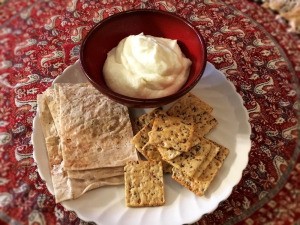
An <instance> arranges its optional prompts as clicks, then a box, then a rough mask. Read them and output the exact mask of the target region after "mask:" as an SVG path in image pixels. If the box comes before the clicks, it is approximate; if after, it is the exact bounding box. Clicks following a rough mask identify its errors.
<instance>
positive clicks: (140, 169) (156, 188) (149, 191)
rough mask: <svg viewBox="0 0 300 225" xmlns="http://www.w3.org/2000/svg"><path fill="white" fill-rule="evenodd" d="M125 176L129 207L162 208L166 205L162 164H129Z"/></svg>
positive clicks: (125, 169) (148, 162)
mask: <svg viewBox="0 0 300 225" xmlns="http://www.w3.org/2000/svg"><path fill="white" fill-rule="evenodd" d="M124 174H125V201H126V205H127V206H129V207H144V206H161V205H163V204H164V203H165V197H164V183H163V170H162V164H161V162H155V161H136V162H133V161H132V162H128V163H127V164H126V166H125V167H124Z"/></svg>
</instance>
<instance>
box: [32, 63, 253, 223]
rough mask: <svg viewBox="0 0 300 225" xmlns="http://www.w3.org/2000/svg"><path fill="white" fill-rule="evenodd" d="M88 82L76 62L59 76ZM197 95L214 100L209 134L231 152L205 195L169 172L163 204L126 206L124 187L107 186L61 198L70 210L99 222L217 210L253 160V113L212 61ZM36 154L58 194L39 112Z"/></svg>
mask: <svg viewBox="0 0 300 225" xmlns="http://www.w3.org/2000/svg"><path fill="white" fill-rule="evenodd" d="M84 81H87V80H86V78H85V76H84V75H83V72H82V70H81V67H80V63H79V62H78V61H77V62H76V63H75V64H74V65H72V66H69V67H68V68H66V70H65V71H64V72H63V73H62V75H61V76H59V77H57V78H56V79H55V80H54V82H56V83H64V82H70V83H79V82H84ZM192 93H194V94H195V95H197V96H198V97H200V98H201V99H202V100H204V101H206V102H207V103H209V104H210V105H211V106H212V107H213V108H214V111H213V115H214V116H215V118H216V119H217V120H218V126H217V127H216V128H215V129H214V130H213V131H212V132H211V133H210V134H209V138H211V139H212V140H214V141H216V142H218V143H220V144H222V145H224V146H226V147H227V148H229V149H230V153H229V155H228V157H227V159H226V160H225V163H224V165H223V166H222V168H221V170H220V172H219V173H218V174H217V176H216V178H215V179H214V181H213V182H212V184H211V186H210V187H209V189H208V190H207V192H206V194H205V196H203V197H197V196H196V195H194V194H193V193H192V192H190V191H189V190H187V189H186V188H184V187H182V186H181V185H179V184H177V183H176V182H175V181H173V180H172V178H171V177H170V176H166V177H165V193H166V204H165V205H164V206H162V207H152V208H151V207H148V208H147V207H146V208H127V207H126V206H125V200H124V187H123V186H118V187H104V188H99V189H96V190H93V191H90V192H88V193H86V194H84V195H83V196H82V197H80V198H78V199H76V200H69V201H65V202H62V205H63V206H64V207H65V208H66V209H67V210H72V211H75V212H76V213H77V215H78V217H80V218H81V219H83V220H85V221H94V222H96V223H97V224H110V225H114V224H143V225H147V224H149V225H152V224H156V225H159V224H161V225H163V224H167V225H170V224H178V225H179V224H180V225H181V224H184V223H193V222H195V221H197V220H198V219H199V218H200V217H201V216H202V215H203V214H205V213H209V212H212V211H213V210H214V209H216V207H217V206H218V204H219V203H220V202H221V201H223V200H225V199H226V198H228V197H229V195H230V193H231V192H232V188H233V187H234V186H235V185H236V184H237V183H238V182H239V181H240V179H241V177H242V171H243V170H244V168H245V167H246V165H247V163H248V153H249V151H250V148H251V141H250V133H251V129H250V125H249V122H248V113H247V111H246V109H245V108H244V106H243V103H242V98H241V97H240V96H239V95H238V94H237V93H236V90H235V88H234V86H233V85H232V84H231V83H230V82H229V81H227V79H226V77H225V76H224V75H223V74H222V73H221V72H220V71H218V70H216V69H215V67H214V66H213V65H212V64H210V63H207V66H206V69H205V72H204V75H203V77H202V78H201V80H200V82H199V83H198V84H197V85H196V86H195V88H194V89H193V90H192ZM32 143H33V146H34V152H33V156H34V159H35V161H36V163H37V166H38V172H39V174H40V176H41V177H42V179H43V180H45V182H46V185H47V188H48V189H49V191H50V192H51V193H53V186H52V181H51V177H50V172H49V168H48V158H47V152H46V148H45V143H44V138H43V134H42V129H41V126H40V123H39V119H38V116H36V117H35V119H34V121H33V134H32Z"/></svg>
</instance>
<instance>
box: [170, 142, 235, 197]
mask: <svg viewBox="0 0 300 225" xmlns="http://www.w3.org/2000/svg"><path fill="white" fill-rule="evenodd" d="M228 153H229V152H228V149H226V148H221V149H220V151H219V153H218V154H217V156H216V157H215V158H214V159H213V160H212V161H211V162H210V163H209V165H208V166H207V168H206V169H205V170H204V172H203V173H202V174H201V176H200V177H198V178H195V177H188V176H186V175H185V174H184V173H183V172H182V171H181V170H179V169H176V168H174V167H173V174H172V178H173V179H174V180H176V181H177V182H178V183H180V184H181V185H183V186H184V187H186V188H188V189H189V190H190V191H192V192H194V193H195V194H196V195H198V196H203V195H204V193H205V191H206V190H207V189H208V187H209V185H210V184H211V182H212V181H213V179H214V178H215V176H216V174H217V173H218V171H219V169H220V168H221V166H222V164H223V162H224V160H225V158H226V157H227V155H228ZM218 159H221V160H222V161H219V160H218Z"/></svg>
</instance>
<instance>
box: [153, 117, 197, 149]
mask: <svg viewBox="0 0 300 225" xmlns="http://www.w3.org/2000/svg"><path fill="white" fill-rule="evenodd" d="M193 140H194V126H193V125H187V124H185V123H183V122H182V120H181V119H180V118H177V117H167V118H164V119H162V118H155V119H154V122H153V127H152V130H151V131H150V132H149V142H150V143H151V144H154V145H157V146H160V147H163V148H169V149H172V150H177V151H181V152H187V151H189V149H190V148H191V147H192V146H193V145H194V142H193Z"/></svg>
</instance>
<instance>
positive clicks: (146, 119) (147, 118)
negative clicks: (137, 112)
mask: <svg viewBox="0 0 300 225" xmlns="http://www.w3.org/2000/svg"><path fill="white" fill-rule="evenodd" d="M166 115H167V114H166V112H165V111H163V109H162V108H161V107H159V108H155V109H153V110H152V111H151V112H149V113H145V114H143V115H141V116H140V117H139V118H137V120H136V125H137V127H138V129H139V130H140V129H142V128H143V127H144V126H146V125H147V124H148V123H150V122H151V121H152V120H153V119H154V118H156V117H161V118H162V117H164V116H166Z"/></svg>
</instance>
